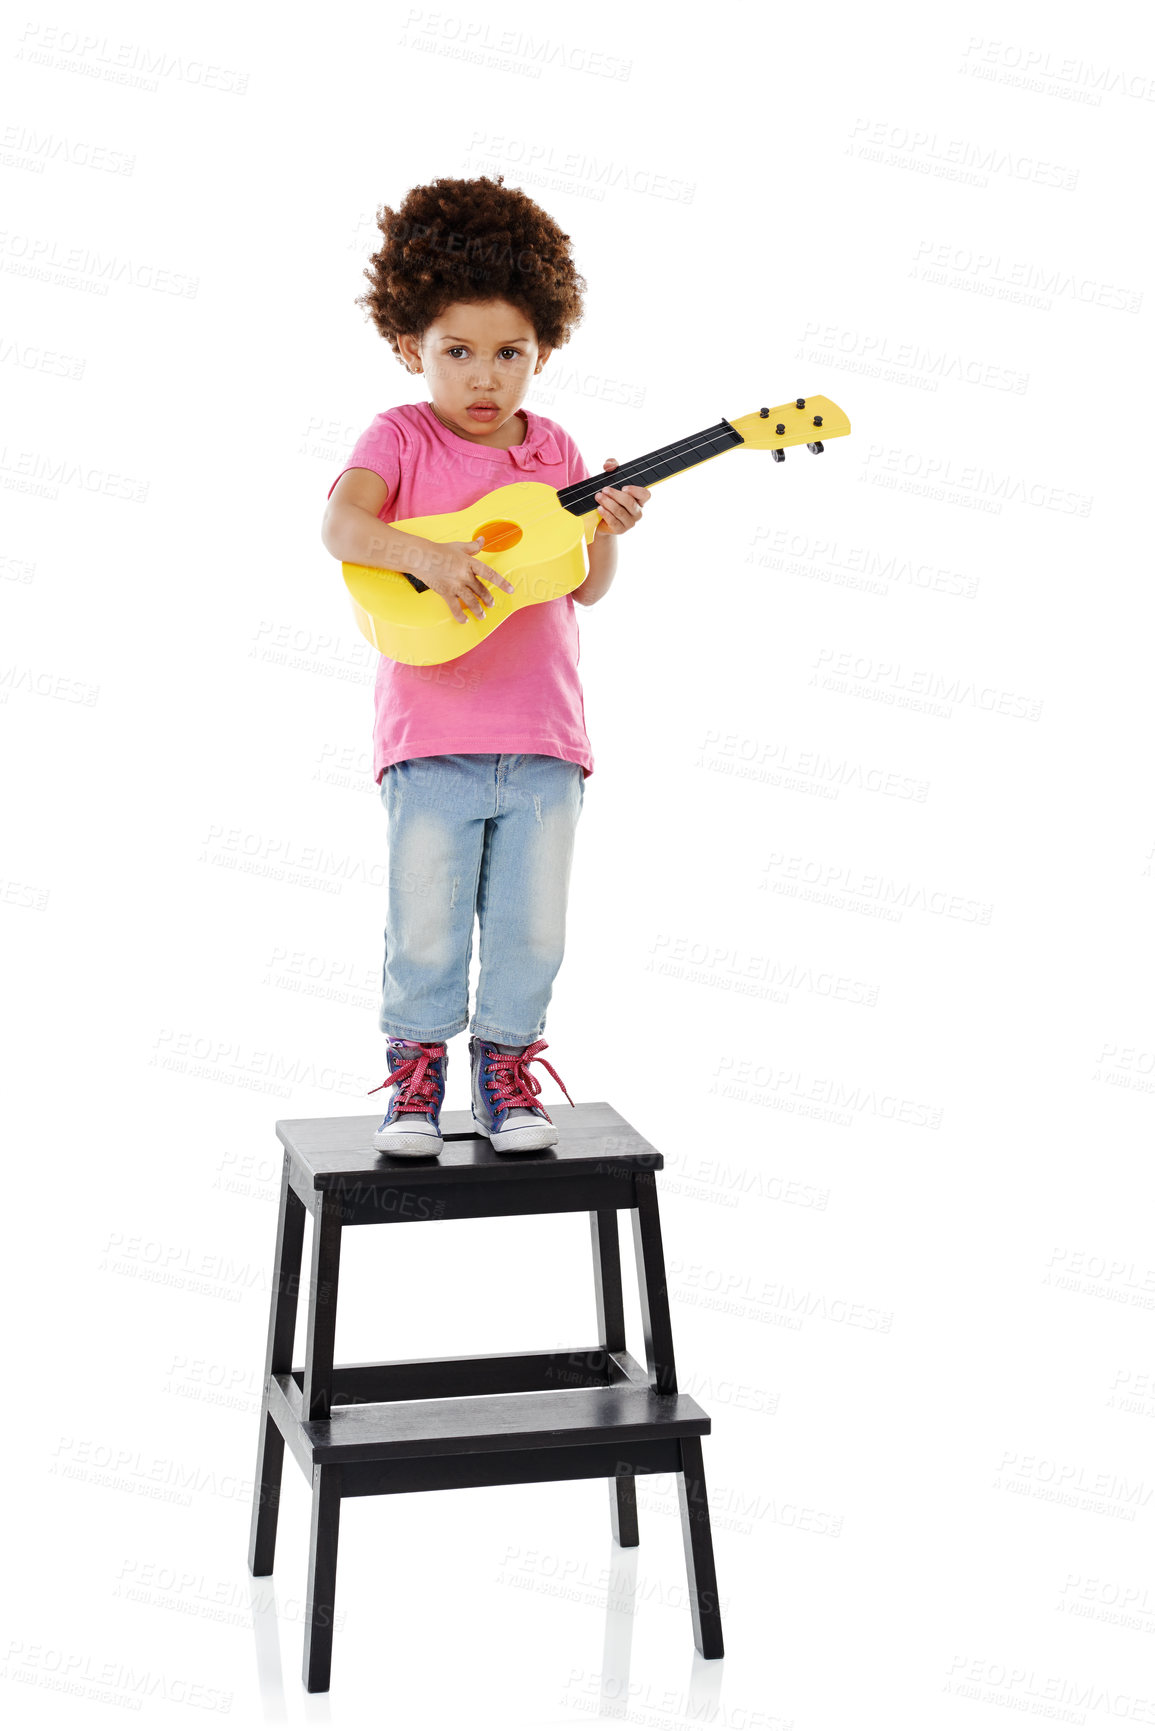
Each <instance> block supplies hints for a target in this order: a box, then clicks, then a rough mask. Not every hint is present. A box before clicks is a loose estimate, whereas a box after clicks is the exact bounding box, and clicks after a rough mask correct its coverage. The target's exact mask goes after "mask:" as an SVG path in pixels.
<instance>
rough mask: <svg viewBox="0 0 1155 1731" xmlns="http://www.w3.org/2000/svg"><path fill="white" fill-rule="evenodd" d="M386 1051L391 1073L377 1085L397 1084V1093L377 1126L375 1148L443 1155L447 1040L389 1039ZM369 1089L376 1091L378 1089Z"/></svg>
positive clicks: (403, 1152)
mask: <svg viewBox="0 0 1155 1731" xmlns="http://www.w3.org/2000/svg"><path fill="white" fill-rule="evenodd" d="M387 1050H388V1058H389V1074H388V1076H387V1077H386V1079H385V1081H384V1082H379V1083H378V1084H377V1087H378V1088H390V1087H395V1088H396V1089H397V1092H396V1094H395V1095H394V1096H393V1098H392V1100H391V1101H390V1102H389V1110H388V1111H387V1112H386V1114H385V1116H384V1118H382V1120H381V1122H380V1124H379V1125H378V1126H377V1130H376V1133H375V1135H374V1137H373V1146H374V1148H379V1149H380V1150H381V1152H382V1153H383V1154H417V1155H420V1154H440V1152H441V1149H442V1141H441V1103H442V1101H443V1100H444V1099H445V1071H446V1067H447V1065H448V1055H447V1053H446V1050H445V1045H444V1042H443V1041H441V1040H397V1039H393V1038H390V1040H389V1044H388V1048H387ZM369 1092H370V1094H375V1093H376V1092H377V1088H370V1090H369Z"/></svg>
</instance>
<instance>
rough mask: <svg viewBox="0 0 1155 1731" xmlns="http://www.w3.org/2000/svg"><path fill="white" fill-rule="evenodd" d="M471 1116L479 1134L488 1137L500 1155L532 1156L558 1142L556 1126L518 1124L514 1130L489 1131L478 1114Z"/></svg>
mask: <svg viewBox="0 0 1155 1731" xmlns="http://www.w3.org/2000/svg"><path fill="white" fill-rule="evenodd" d="M471 1115H472V1118H473V1128H474V1129H475V1130H476V1132H477V1134H478V1135H479V1136H487V1137H488V1138H489V1140H490V1141H491V1142H492V1143H493V1147H494V1151H495V1152H496V1153H498V1154H530V1153H533V1152H535V1151H536V1150H537V1149H538V1148H552V1147H553V1145H554V1143H555V1142H556V1141H557V1125H556V1124H545V1123H541V1124H518V1125H515V1127H514V1128H513V1129H512V1130H487V1129H486V1128H485V1125H484V1124H483V1123H482V1122H481V1121H480V1119H479V1118H478V1116H477V1114H476V1112H474V1113H472V1114H471Z"/></svg>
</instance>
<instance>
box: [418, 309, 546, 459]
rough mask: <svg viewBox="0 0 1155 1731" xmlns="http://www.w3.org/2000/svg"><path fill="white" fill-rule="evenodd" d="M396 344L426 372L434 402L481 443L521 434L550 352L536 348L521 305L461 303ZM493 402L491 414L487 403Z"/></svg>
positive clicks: (496, 442)
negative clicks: (520, 417)
mask: <svg viewBox="0 0 1155 1731" xmlns="http://www.w3.org/2000/svg"><path fill="white" fill-rule="evenodd" d="M398 346H399V348H400V349H401V352H402V354H403V355H405V357H406V359H407V360H409V361H410V364H419V365H420V367H421V368H422V370H423V371H424V373H425V376H426V378H427V379H428V381H429V392H430V396H431V398H432V401H433V407H434V408H435V409H436V411H437V413H438V414H439V415H440V417H441V419H442V420H443V421H444V422H445V423H446V425H447V426H449V427H451V428H452V429H453V431H454V432H456V433H460V434H461V435H462V437H463V438H466V439H473V440H474V441H475V442H476V443H478V444H481V445H507V444H509V442H510V440H511V437H512V435H514V434H516V435H517V438H518V439H520V438H521V436H522V434H523V431H524V429H523V428H522V426H521V423H520V421H516V420H514V415H515V413H516V410H517V408H518V406H519V404H520V403H521V400H522V398H523V397H524V396H525V393H526V391H527V390H528V389H529V382H530V380H531V379H532V378H533V376H534V374H535V373H538V372H540V371H541V369H542V367H543V366H544V365H545V362H546V359H547V358H548V356H549V353H550V351H549V349H548V348H545V349H540V348H539V347H538V342H537V335H536V333H535V331H534V328H533V324H532V323H531V321H530V319H529V318H528V317H527V316H526V314H525V313H523V312H519V311H518V309H517V307H515V306H511V305H510V303H509V302H508V301H459V302H455V303H454V305H453V306H450V307H446V309H445V311H444V312H443V313H442V314H441V316H440V318H438V319H436V320H435V321H434V323H433V324H431V325H430V326H429V328H428V330H427V331H426V332H425V334H424V335H423V336H422V337H420V338H414V337H401V338H400V339H399V343H398ZM487 403H488V404H492V405H493V407H492V409H490V410H489V411H488V412H486V411H485V410H483V409H482V408H481V405H482V404H487ZM511 423H512V424H511ZM503 429H504V431H503Z"/></svg>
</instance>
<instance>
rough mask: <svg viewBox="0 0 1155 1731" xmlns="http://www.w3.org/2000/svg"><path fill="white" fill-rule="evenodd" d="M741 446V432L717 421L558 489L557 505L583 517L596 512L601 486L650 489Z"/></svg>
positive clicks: (742, 442)
mask: <svg viewBox="0 0 1155 1731" xmlns="http://www.w3.org/2000/svg"><path fill="white" fill-rule="evenodd" d="M745 443H746V441H745V439H744V438H743V437H742V435H741V433H739V432H737V431H736V430H735V429H734V428H733V427H732V426H731V425H730V423H729V421H719V422H718V423H717V425H716V426H713V427H706V428H705V429H704V430H703V431H702V432H700V433H691V434H689V436H688V437H687V438H685V439H676V440H675V441H674V443H673V444H672V445H662V446H661V447H660V448H659V449H658V450H656V451H649V452H647V453H646V455H645V456H644V457H635V458H634V459H633V461H632V462H629V463H621V464H619V466H618V467H617V468H616V469H603V470H602V472H601V474H600V475H589V476H587V477H586V479H585V480H584V481H574V482H573V484H572V485H571V486H569V487H559V488H558V492H557V496H558V502H559V504H561V505H562V506H563V507H564V508H565V509H566V510H567V511H571V512H572V513H573V515H574V516H575V517H584V516H585V515H586V513H587V512H588V511H596V510H597V508H598V502H597V499H596V498H595V497H594V495H595V494H596V493H597V492H598V491H599V490H600V489H601V488H602V487H631V486H633V487H652V486H653V484H654V482H655V481H664V480H665V479H666V477H667V476H668V475H677V474H679V473H680V472H681V471H682V470H683V469H692V468H693V467H694V465H695V463H705V462H708V461H709V459H710V458H711V457H720V456H721V454H722V452H723V451H728V450H730V449H731V448H732V447H733V446H734V445H744V444H745Z"/></svg>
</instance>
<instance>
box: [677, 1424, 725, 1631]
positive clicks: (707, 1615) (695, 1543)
mask: <svg viewBox="0 0 1155 1731" xmlns="http://www.w3.org/2000/svg"><path fill="white" fill-rule="evenodd" d="M680 1447H681V1451H682V1470H681V1472H680V1473H679V1474H678V1503H679V1506H680V1508H681V1512H682V1540H683V1543H684V1544H685V1547H686V1583H687V1586H688V1587H689V1596H690V1615H691V1617H692V1618H693V1620H694V1645H695V1647H697V1649H698V1651H699V1653H701V1655H702V1657H703V1659H720V1658H721V1657H722V1653H723V1647H722V1612H721V1609H720V1607H719V1605H718V1577H717V1575H716V1573H715V1571H714V1541H713V1539H712V1538H711V1536H710V1506H709V1504H708V1503H707V1501H706V1474H705V1469H704V1468H703V1465H702V1444H701V1440H700V1439H699V1438H698V1437H696V1436H694V1437H683V1438H682V1440H681V1444H680Z"/></svg>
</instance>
